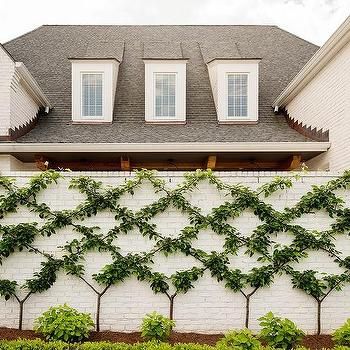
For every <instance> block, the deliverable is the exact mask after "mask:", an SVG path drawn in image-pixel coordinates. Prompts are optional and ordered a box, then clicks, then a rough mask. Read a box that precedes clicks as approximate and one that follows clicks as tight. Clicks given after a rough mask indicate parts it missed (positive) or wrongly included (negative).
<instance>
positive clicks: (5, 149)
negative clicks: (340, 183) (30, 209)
mask: <svg viewBox="0 0 350 350" xmlns="http://www.w3.org/2000/svg"><path fill="white" fill-rule="evenodd" d="M330 145H331V144H330V142H182V143H10V142H8V143H0V153H15V152H23V153H38V152H39V153H40V152H41V153H50V152H56V153H63V152H64V153H81V152H96V153H116V152H122V153H131V152H135V153H144V152H158V153H166V152H188V153H193V152H241V153H248V152H258V153H264V152H295V153H298V152H325V151H327V150H328V148H329V147H330Z"/></svg>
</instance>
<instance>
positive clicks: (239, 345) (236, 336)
mask: <svg viewBox="0 0 350 350" xmlns="http://www.w3.org/2000/svg"><path fill="white" fill-rule="evenodd" d="M216 346H217V347H218V348H219V349H220V348H230V349H235V350H258V349H259V348H260V347H261V343H260V341H259V340H258V339H257V338H256V337H255V336H254V335H253V333H252V332H251V331H250V330H249V329H242V330H240V331H231V332H228V333H226V334H225V336H224V337H223V338H222V339H220V340H219V341H218V342H217V343H216Z"/></svg>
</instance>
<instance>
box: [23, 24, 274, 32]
mask: <svg viewBox="0 0 350 350" xmlns="http://www.w3.org/2000/svg"><path fill="white" fill-rule="evenodd" d="M41 27H277V28H279V27H278V25H276V24H43V25H41V26H40V27H39V28H41ZM39 28H36V29H39ZM36 29H34V30H36ZM34 30H33V31H34ZM28 33H30V32H28ZM28 33H26V34H28Z"/></svg>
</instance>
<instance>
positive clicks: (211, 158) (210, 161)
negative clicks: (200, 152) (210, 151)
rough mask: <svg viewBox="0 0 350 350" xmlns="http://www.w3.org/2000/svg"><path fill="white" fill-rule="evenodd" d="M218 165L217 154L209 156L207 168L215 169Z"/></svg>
mask: <svg viewBox="0 0 350 350" xmlns="http://www.w3.org/2000/svg"><path fill="white" fill-rule="evenodd" d="M215 166H216V156H208V159H207V169H212V170H214V169H215Z"/></svg>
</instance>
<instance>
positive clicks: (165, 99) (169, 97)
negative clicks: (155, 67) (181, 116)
mask: <svg viewBox="0 0 350 350" xmlns="http://www.w3.org/2000/svg"><path fill="white" fill-rule="evenodd" d="M154 82H155V92H154V94H155V98H156V100H155V118H163V117H165V118H173V117H175V116H176V104H175V98H176V73H155V76H154Z"/></svg>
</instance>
